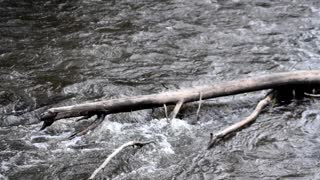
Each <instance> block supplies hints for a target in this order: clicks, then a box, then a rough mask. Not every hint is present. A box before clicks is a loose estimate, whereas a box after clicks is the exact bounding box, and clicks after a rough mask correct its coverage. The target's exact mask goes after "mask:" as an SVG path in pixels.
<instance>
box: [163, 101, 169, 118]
mask: <svg viewBox="0 0 320 180" xmlns="http://www.w3.org/2000/svg"><path fill="white" fill-rule="evenodd" d="M163 108H164V114H165V115H166V119H167V121H169V118H168V109H167V105H166V104H163Z"/></svg>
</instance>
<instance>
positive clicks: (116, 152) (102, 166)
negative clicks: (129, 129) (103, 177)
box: [89, 141, 153, 180]
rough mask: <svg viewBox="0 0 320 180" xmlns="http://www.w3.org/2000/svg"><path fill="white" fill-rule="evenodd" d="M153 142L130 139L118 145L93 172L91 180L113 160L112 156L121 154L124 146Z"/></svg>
mask: <svg viewBox="0 0 320 180" xmlns="http://www.w3.org/2000/svg"><path fill="white" fill-rule="evenodd" d="M150 143H153V141H148V142H141V141H129V142H127V143H125V144H123V145H122V146H120V147H118V148H117V149H116V150H114V151H113V153H112V154H110V155H109V156H108V157H107V159H106V160H105V161H104V162H103V163H102V164H101V165H100V166H99V167H98V168H97V169H96V170H95V171H94V172H93V173H92V175H91V176H90V177H89V180H92V179H94V177H96V175H97V174H98V173H99V171H101V170H102V169H104V168H105V167H106V166H107V164H108V163H109V162H110V161H111V159H112V158H114V157H115V156H116V155H117V154H119V153H120V152H121V151H122V150H123V149H124V148H126V147H128V146H138V147H142V146H144V145H147V144H150Z"/></svg>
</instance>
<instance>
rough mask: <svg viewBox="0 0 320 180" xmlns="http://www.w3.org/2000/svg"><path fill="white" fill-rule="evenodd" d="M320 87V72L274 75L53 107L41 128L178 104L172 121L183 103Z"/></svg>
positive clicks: (306, 91) (48, 111) (45, 113)
mask: <svg viewBox="0 0 320 180" xmlns="http://www.w3.org/2000/svg"><path fill="white" fill-rule="evenodd" d="M319 86H320V71H318V70H313V71H296V72H284V73H274V74H270V75H264V76H257V77H251V78H245V79H240V80H233V81H228V82H222V83H218V84H214V85H211V86H204V87H196V88H192V89H186V90H180V91H175V92H164V93H159V94H151V95H144V96H136V97H127V98H120V99H111V100H103V101H98V102H90V103H84V104H77V105H72V106H64V107H57V108H51V109H48V110H47V111H45V112H44V113H43V114H42V115H41V120H42V121H44V123H43V126H42V128H41V129H44V128H46V127H47V126H50V125H51V124H52V123H53V122H55V121H57V120H59V119H64V118H71V117H85V118H88V117H91V116H93V115H101V114H103V115H107V114H114V113H119V112H131V111H136V110H141V109H151V108H155V107H163V106H164V107H166V106H167V105H176V108H175V109H176V111H175V112H174V113H173V114H172V116H171V118H172V117H174V116H175V115H176V113H178V111H179V109H180V107H181V106H182V104H183V103H189V102H194V101H198V100H199V99H200V100H205V99H210V98H216V97H221V96H228V95H235V94H240V93H245V92H252V91H258V90H263V89H276V90H286V91H285V92H290V91H294V92H295V93H294V94H299V95H300V94H302V95H303V94H304V93H313V91H312V90H313V89H314V88H317V87H319ZM199 95H201V98H199Z"/></svg>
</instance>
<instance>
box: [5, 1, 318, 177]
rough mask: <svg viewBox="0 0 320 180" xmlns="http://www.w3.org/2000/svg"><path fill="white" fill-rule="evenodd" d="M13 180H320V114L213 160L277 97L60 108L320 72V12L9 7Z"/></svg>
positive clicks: (254, 135) (248, 6)
mask: <svg viewBox="0 0 320 180" xmlns="http://www.w3.org/2000/svg"><path fill="white" fill-rule="evenodd" d="M0 42H1V43H0V44H1V46H0V82H1V83H0V142H1V144H0V179H4V180H5V179H10V180H11V179H12V180H29V179H30V180H31V179H32V180H35V179H41V180H42V179H50V180H51V179H61V180H71V179H74V180H78V179H87V178H88V177H89V176H90V174H91V173H92V172H93V171H94V170H95V169H96V168H97V167H98V166H99V165H100V164H101V163H102V162H103V160H104V159H105V158H106V157H107V156H108V155H109V154H110V153H112V151H113V150H114V149H115V148H117V147H119V146H121V145H122V144H124V143H125V142H128V141H131V140H142V141H144V140H154V141H155V144H151V145H147V146H144V147H143V148H141V149H136V148H131V147H130V148H127V149H126V150H125V151H123V152H122V153H120V154H119V155H118V156H116V157H115V159H114V160H113V161H111V163H110V164H109V165H108V166H107V168H106V169H105V170H104V171H102V172H100V173H99V174H98V177H97V179H117V180H122V179H123V180H125V179H150V180H151V179H152V180H153V179H157V180H158V179H159V180H166V179H181V180H182V179H192V180H205V179H246V180H248V179H320V152H319V149H320V136H319V135H320V131H319V128H320V109H319V105H320V101H319V100H317V99H304V100H300V101H296V100H295V101H293V102H291V103H290V104H288V105H281V106H274V107H270V108H269V109H268V110H266V111H264V113H263V114H262V115H261V116H260V117H259V118H258V120H257V122H256V123H254V124H252V125H251V126H250V127H248V128H246V129H243V130H242V131H240V132H238V133H237V134H236V135H235V136H233V137H232V138H230V139H228V140H226V141H225V142H222V143H220V144H219V145H217V146H216V147H214V148H213V149H211V150H209V151H208V150H205V148H206V144H207V142H208V141H209V137H210V133H211V132H213V133H215V132H217V131H219V130H221V129H223V128H224V127H227V126H228V125H230V124H232V123H234V122H237V121H239V120H240V119H241V118H243V117H245V116H246V115H248V114H249V113H250V111H252V109H253V108H254V106H255V104H256V103H257V101H258V100H259V99H260V98H262V97H263V95H264V92H255V93H247V94H242V95H236V96H232V97H223V98H218V99H213V100H207V101H204V102H203V105H202V108H201V111H200V119H199V120H198V121H197V120H196V110H197V103H194V104H192V103H191V104H188V105H184V106H183V109H182V110H181V112H180V114H179V115H178V117H177V119H174V120H173V121H172V122H171V123H168V122H167V121H166V119H165V118H164V117H165V116H164V111H163V109H162V108H158V109H154V110H142V111H137V112H131V113H121V114H115V115H110V116H108V117H107V118H106V119H105V121H104V122H103V124H101V125H100V126H99V127H97V129H95V130H94V131H93V132H91V133H89V134H87V135H85V136H82V137H77V138H75V139H72V140H68V139H67V137H68V136H69V135H70V134H72V133H73V132H74V131H79V130H80V129H82V128H84V127H86V126H87V125H88V124H90V122H91V121H92V119H89V120H85V121H82V122H75V121H74V119H68V120H60V121H58V122H56V123H54V124H53V125H52V126H51V127H49V128H47V129H46V130H44V131H39V129H40V127H41V123H40V122H39V114H40V113H41V112H43V111H44V110H46V109H48V108H50V107H58V106H63V105H70V104H76V103H82V102H86V101H93V100H97V99H111V98H117V97H124V96H133V95H141V94H151V93H158V92H163V91H168V90H177V89H183V88H190V87H195V86H199V85H207V84H213V83H216V82H223V81H226V80H231V79H236V78H239V77H252V76H255V75H258V74H268V73H272V72H283V71H293V70H299V69H306V70H308V69H319V68H320V58H319V57H320V50H319V46H320V1H318V0H299V1H298V0H280V1H275V0H255V1H250V0H188V1H183V0H161V1H155V0H139V1H138V0H77V1H76V0H51V1H44V0H39V1H28V0H15V1H13V0H0Z"/></svg>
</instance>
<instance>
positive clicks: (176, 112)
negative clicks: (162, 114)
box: [170, 99, 184, 120]
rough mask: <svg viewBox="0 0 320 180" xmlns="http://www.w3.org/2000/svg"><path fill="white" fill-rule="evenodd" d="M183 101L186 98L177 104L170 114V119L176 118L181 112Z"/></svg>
mask: <svg viewBox="0 0 320 180" xmlns="http://www.w3.org/2000/svg"><path fill="white" fill-rule="evenodd" d="M183 102H184V100H183V99H182V100H180V101H179V102H178V103H177V104H176V106H175V107H174V109H173V111H172V112H171V114H170V120H172V119H174V118H176V116H177V114H178V113H179V111H180V109H181V106H182V104H183Z"/></svg>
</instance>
